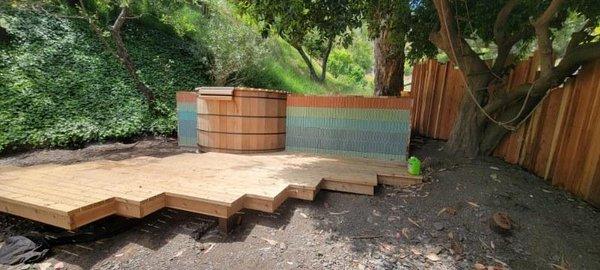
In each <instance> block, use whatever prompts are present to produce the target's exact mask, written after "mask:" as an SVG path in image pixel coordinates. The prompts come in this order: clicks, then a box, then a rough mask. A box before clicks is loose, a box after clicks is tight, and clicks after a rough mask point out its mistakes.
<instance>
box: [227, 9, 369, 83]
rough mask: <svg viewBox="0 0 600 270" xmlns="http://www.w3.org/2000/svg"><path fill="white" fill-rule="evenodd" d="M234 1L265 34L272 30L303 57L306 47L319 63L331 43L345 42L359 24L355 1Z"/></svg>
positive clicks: (344, 43) (359, 15)
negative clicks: (253, 19) (254, 20)
mask: <svg viewBox="0 0 600 270" xmlns="http://www.w3.org/2000/svg"><path fill="white" fill-rule="evenodd" d="M237 4H238V6H239V7H240V11H241V12H242V13H244V14H247V15H250V16H252V17H254V18H255V19H256V21H257V22H258V24H259V25H260V26H261V27H262V28H263V33H264V34H265V35H268V33H269V32H270V31H274V32H276V33H277V34H278V35H279V36H281V38H283V39H284V40H285V41H286V42H288V43H289V44H290V45H292V46H293V47H294V48H296V49H297V50H298V51H299V52H300V53H301V54H302V55H303V56H304V51H305V50H306V51H307V52H308V55H311V56H313V57H315V58H317V59H320V60H321V61H322V62H323V63H326V62H327V60H328V57H329V53H330V51H331V48H332V45H333V44H334V43H336V42H338V43H340V44H342V45H343V46H347V45H349V44H350V42H351V38H352V35H351V29H353V28H356V27H359V26H360V25H361V21H360V18H361V13H360V10H359V8H360V7H361V6H360V5H359V4H358V2H357V1H349V0H343V1H339V0H314V1H304V0H293V1H279V0H266V1H265V0H239V1H237ZM305 59H306V58H305ZM305 61H306V62H307V63H306V64H307V67H308V68H309V70H310V72H311V76H312V77H314V78H315V79H318V78H316V72H315V70H314V69H313V67H312V65H311V62H310V61H309V60H308V59H306V60H305ZM323 66H325V64H323ZM322 74H325V72H324V71H323V72H322ZM323 79H324V78H320V80H323Z"/></svg>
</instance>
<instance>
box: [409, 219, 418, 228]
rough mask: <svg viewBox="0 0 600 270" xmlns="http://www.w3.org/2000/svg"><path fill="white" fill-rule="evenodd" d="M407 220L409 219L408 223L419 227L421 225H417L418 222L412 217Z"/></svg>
mask: <svg viewBox="0 0 600 270" xmlns="http://www.w3.org/2000/svg"><path fill="white" fill-rule="evenodd" d="M408 221H410V223H412V224H414V225H415V226H417V227H419V228H421V225H419V223H417V222H416V221H414V220H413V219H412V218H408Z"/></svg>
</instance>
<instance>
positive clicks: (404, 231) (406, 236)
mask: <svg viewBox="0 0 600 270" xmlns="http://www.w3.org/2000/svg"><path fill="white" fill-rule="evenodd" d="M402 235H404V237H405V238H406V239H410V237H409V236H408V228H402Z"/></svg>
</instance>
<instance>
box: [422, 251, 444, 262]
mask: <svg viewBox="0 0 600 270" xmlns="http://www.w3.org/2000/svg"><path fill="white" fill-rule="evenodd" d="M425 257H426V258H427V259H429V260H431V261H434V262H437V261H439V260H441V258H440V256H438V255H437V254H435V253H428V254H427V255H425Z"/></svg>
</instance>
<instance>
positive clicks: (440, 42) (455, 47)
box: [429, 0, 491, 102]
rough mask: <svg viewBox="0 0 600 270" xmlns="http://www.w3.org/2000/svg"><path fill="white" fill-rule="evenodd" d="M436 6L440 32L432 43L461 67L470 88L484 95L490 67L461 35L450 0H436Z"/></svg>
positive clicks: (434, 35)
mask: <svg viewBox="0 0 600 270" xmlns="http://www.w3.org/2000/svg"><path fill="white" fill-rule="evenodd" d="M434 4H435V9H436V11H437V15H438V19H439V21H440V30H439V31H438V32H434V33H432V34H431V35H430V36H429V39H430V41H431V42H432V43H434V44H435V45H436V46H437V47H438V48H440V49H442V50H443V51H444V52H446V54H447V55H448V56H449V57H450V59H451V60H452V61H453V62H454V63H456V64H457V65H458V66H459V68H460V69H461V70H462V71H463V74H464V75H465V76H466V79H467V83H468V84H469V87H471V89H473V91H475V92H479V93H482V92H481V91H480V90H484V88H483V87H484V86H487V83H488V82H489V81H490V78H491V73H490V69H489V67H488V66H487V64H486V63H485V62H484V61H483V60H482V59H481V58H479V55H478V54H477V53H476V52H475V51H474V50H473V48H471V46H469V44H468V43H467V41H466V40H465V39H464V38H463V37H462V36H461V34H460V33H459V31H458V29H457V27H456V23H455V17H454V14H453V13H452V10H451V8H450V3H449V2H448V0H434ZM483 92H485V91H483ZM485 94H486V93H482V94H481V95H480V96H479V97H478V99H482V98H483V96H485ZM480 102H481V100H480Z"/></svg>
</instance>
